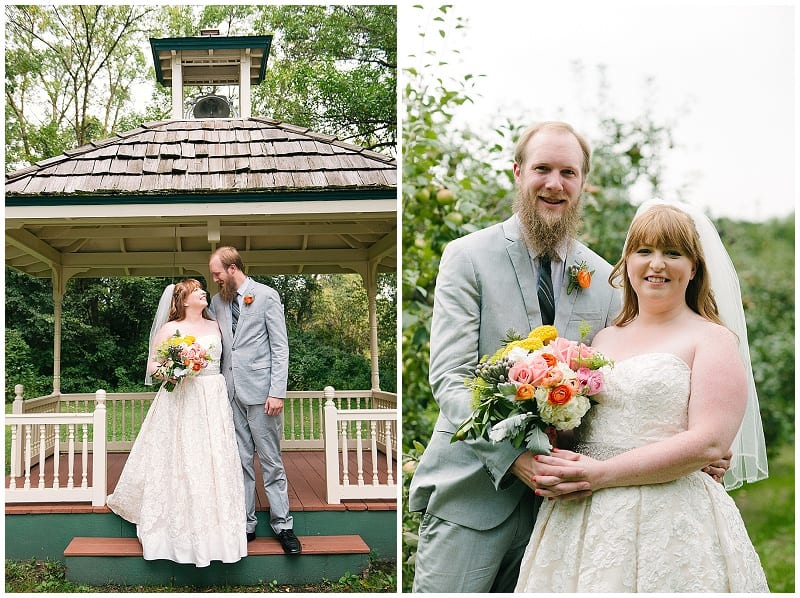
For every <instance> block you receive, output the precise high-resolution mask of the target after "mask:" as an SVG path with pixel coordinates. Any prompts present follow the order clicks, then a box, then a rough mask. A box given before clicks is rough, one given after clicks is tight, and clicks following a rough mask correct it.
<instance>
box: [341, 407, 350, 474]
mask: <svg viewBox="0 0 800 598" xmlns="http://www.w3.org/2000/svg"><path fill="white" fill-rule="evenodd" d="M340 425H341V428H342V432H341V434H342V485H343V486H349V485H350V474H349V473H348V463H347V422H346V421H344V420H342V421H341V422H340Z"/></svg>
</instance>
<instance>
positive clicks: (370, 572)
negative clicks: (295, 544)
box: [5, 560, 397, 593]
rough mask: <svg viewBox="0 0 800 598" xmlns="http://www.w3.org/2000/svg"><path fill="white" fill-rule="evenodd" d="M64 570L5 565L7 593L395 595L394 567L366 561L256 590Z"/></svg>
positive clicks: (39, 564)
mask: <svg viewBox="0 0 800 598" xmlns="http://www.w3.org/2000/svg"><path fill="white" fill-rule="evenodd" d="M65 576H66V568H65V567H64V565H63V563H61V562H59V561H37V560H30V561H6V586H5V591H6V593H8V592H62V593H67V592H68V593H72V592H103V593H112V592H113V593H140V592H147V593H171V592H181V593H208V592H231V593H233V592H237V593H239V592H248V593H269V592H286V593H317V592H326V593H331V592H333V593H345V592H346V593H357V592H359V593H360V592H370V593H371V592H392V593H393V592H396V591H397V564H396V563H395V561H370V564H369V566H368V567H367V568H366V569H365V570H364V571H363V572H362V573H361V574H358V575H357V574H352V573H347V574H345V575H343V576H342V577H341V578H339V579H338V580H336V581H328V580H325V581H322V582H319V583H314V584H302V585H281V584H279V583H278V582H277V580H272V581H268V582H266V581H265V582H262V583H261V584H259V585H256V586H218V587H216V586H215V587H202V588H196V587H192V586H140V585H136V586H118V585H104V586H88V585H83V584H75V583H72V582H69V581H67V580H66V579H65Z"/></svg>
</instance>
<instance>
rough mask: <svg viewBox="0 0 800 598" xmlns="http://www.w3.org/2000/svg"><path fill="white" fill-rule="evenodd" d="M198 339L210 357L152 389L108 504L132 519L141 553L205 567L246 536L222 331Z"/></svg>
mask: <svg viewBox="0 0 800 598" xmlns="http://www.w3.org/2000/svg"><path fill="white" fill-rule="evenodd" d="M197 342H198V343H200V344H202V345H203V346H205V347H206V348H207V349H208V350H209V352H210V354H211V357H212V358H213V361H212V362H210V363H209V365H208V367H206V368H205V369H203V370H202V371H201V372H200V374H199V375H197V376H195V377H189V378H186V379H184V380H182V381H181V382H180V383H179V384H178V385H177V387H176V388H175V390H174V391H173V392H167V391H166V390H165V389H164V388H163V386H162V388H161V389H159V391H158V393H157V394H156V397H155V399H154V400H153V404H152V405H151V406H150V410H149V411H148V413H147V416H146V417H145V420H144V422H143V423H142V427H141V430H140V432H139V435H138V436H137V438H136V442H135V443H134V446H133V448H132V449H131V453H130V456H129V457H128V461H127V462H126V464H125V468H124V470H123V472H122V475H121V476H120V479H119V483H118V484H117V487H116V489H115V491H114V494H112V495H110V496H109V497H108V506H109V508H110V509H111V510H112V511H114V512H115V513H117V514H118V515H119V516H120V517H123V518H124V519H127V520H128V521H131V522H133V523H136V524H137V535H138V537H139V540H140V541H141V543H142V548H143V551H144V558H145V559H147V560H152V559H169V560H171V561H175V562H177V563H194V564H196V565H197V566H198V567H205V566H208V565H209V564H210V562H211V561H216V560H218V561H223V562H226V563H232V562H236V561H238V560H239V559H240V558H242V557H244V556H247V537H246V528H245V525H246V521H245V519H246V514H245V500H244V481H243V477H242V466H241V461H240V460H239V451H238V447H237V445H236V435H235V432H234V428H233V414H232V412H231V406H230V403H229V401H228V393H227V387H226V385H225V379H224V377H223V376H222V374H220V369H219V362H220V357H221V356H222V339H221V338H219V337H218V336H217V335H206V336H202V337H199V338H198V339H197Z"/></svg>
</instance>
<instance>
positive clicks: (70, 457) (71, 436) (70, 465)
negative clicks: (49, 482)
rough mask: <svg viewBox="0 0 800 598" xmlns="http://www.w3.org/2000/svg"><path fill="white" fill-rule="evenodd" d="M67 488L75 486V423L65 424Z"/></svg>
mask: <svg viewBox="0 0 800 598" xmlns="http://www.w3.org/2000/svg"><path fill="white" fill-rule="evenodd" d="M67 447H68V448H67V450H68V451H69V453H68V454H67V488H74V487H75V479H74V476H73V472H74V471H75V424H67Z"/></svg>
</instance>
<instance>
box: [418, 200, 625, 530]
mask: <svg viewBox="0 0 800 598" xmlns="http://www.w3.org/2000/svg"><path fill="white" fill-rule="evenodd" d="M584 260H585V261H586V262H587V264H588V266H589V269H590V270H595V273H594V276H593V278H592V284H591V286H590V287H589V288H588V289H580V290H578V291H573V292H572V293H571V294H569V295H568V294H567V291H566V286H567V284H568V277H567V276H564V282H563V288H562V289H561V291H560V297H559V300H558V304H557V306H556V314H555V322H554V325H555V326H556V328H557V329H558V333H559V335H560V336H563V337H567V338H571V339H573V340H578V339H579V338H580V333H579V326H580V324H581V323H582V322H586V323H588V324H590V325H591V326H592V331H591V333H590V334H589V336H588V337H587V339H586V340H585V342H589V341H590V340H591V338H592V337H593V336H594V334H596V333H597V332H598V331H599V330H600V329H602V328H605V327H606V326H608V325H609V324H610V323H611V321H612V320H613V318H614V317H615V316H616V315H617V313H619V310H620V306H621V296H620V293H619V292H618V291H617V290H615V289H613V288H612V287H611V286H610V285H609V284H608V282H607V280H608V276H609V274H610V273H611V266H610V265H609V264H608V263H607V262H606V261H605V260H603V259H602V258H601V257H600V256H599V255H597V254H596V253H594V252H593V251H591V250H590V249H589V248H588V247H586V246H585V245H582V244H581V243H579V242H577V241H572V242H571V243H570V247H569V251H568V255H567V261H566V265H567V266H570V265H572V264H574V263H576V262H582V261H584ZM540 325H541V314H540V312H539V300H538V296H537V293H536V275H535V273H534V271H533V264H532V262H531V259H530V255H529V254H528V249H527V246H526V245H525V242H524V241H523V240H522V238H521V236H520V231H519V221H518V219H517V217H516V215H514V216H512V217H511V218H509V219H508V220H506V221H505V222H503V223H500V224H496V225H494V226H490V227H488V228H486V229H483V230H480V231H477V232H475V233H472V234H470V235H467V236H466V237H462V238H461V239H457V240H455V241H453V242H451V243H450V244H448V245H447V247H446V248H445V250H444V252H443V254H442V259H441V262H440V266H439V275H438V278H437V280H436V293H435V298H434V307H433V320H432V325H431V343H430V346H431V349H430V383H431V388H432V390H433V396H434V398H435V399H436V402H437V403H438V404H439V418H438V420H437V422H436V425H435V427H434V431H433V435H432V437H431V440H430V443H429V445H428V447H427V449H426V450H425V452H424V454H423V456H422V459H421V461H420V463H419V466H418V467H417V470H416V472H415V474H414V478H413V479H412V481H411V489H410V497H409V508H410V510H412V511H427V512H429V513H432V514H433V515H436V516H437V517H439V518H441V519H445V520H447V521H451V522H453V523H457V524H459V525H463V526H466V527H469V528H472V529H479V530H487V529H491V528H493V527H496V526H497V525H499V524H500V523H502V522H503V521H504V520H505V519H506V518H507V517H508V516H509V515H510V514H511V512H512V511H513V510H514V508H515V507H516V505H517V503H518V502H519V501H520V499H521V498H522V496H523V494H524V493H525V489H526V488H527V487H526V486H525V485H524V484H523V483H522V482H520V481H519V480H517V479H516V477H514V476H513V474H510V473H509V468H510V467H511V465H512V464H513V462H514V460H515V459H516V458H517V457H518V456H519V455H520V454H521V453H522V452H523V450H522V449H515V448H514V447H513V446H511V444H510V443H508V442H502V443H498V444H493V443H491V442H489V441H486V440H482V439H479V440H470V441H460V442H456V443H453V444H451V443H450V439H451V437H452V435H453V433H454V432H455V430H456V428H457V427H458V425H459V424H460V423H461V422H462V421H463V420H464V419H466V418H467V417H468V416H469V415H470V413H471V408H470V401H471V397H470V391H469V389H468V388H466V387H465V386H464V379H465V377H466V376H467V375H468V374H471V373H472V372H473V370H474V368H475V366H476V365H477V363H478V360H479V359H480V357H481V356H483V355H491V354H493V353H494V352H495V351H496V350H497V349H498V347H499V346H500V342H501V340H502V339H503V338H504V337H505V336H506V332H507V331H508V330H509V329H512V328H513V329H514V330H515V331H516V332H518V333H520V334H527V333H528V332H529V331H530V330H532V329H533V328H535V327H537V326H540ZM527 496H529V497H530V496H532V495H530V494H529V495H527Z"/></svg>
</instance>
